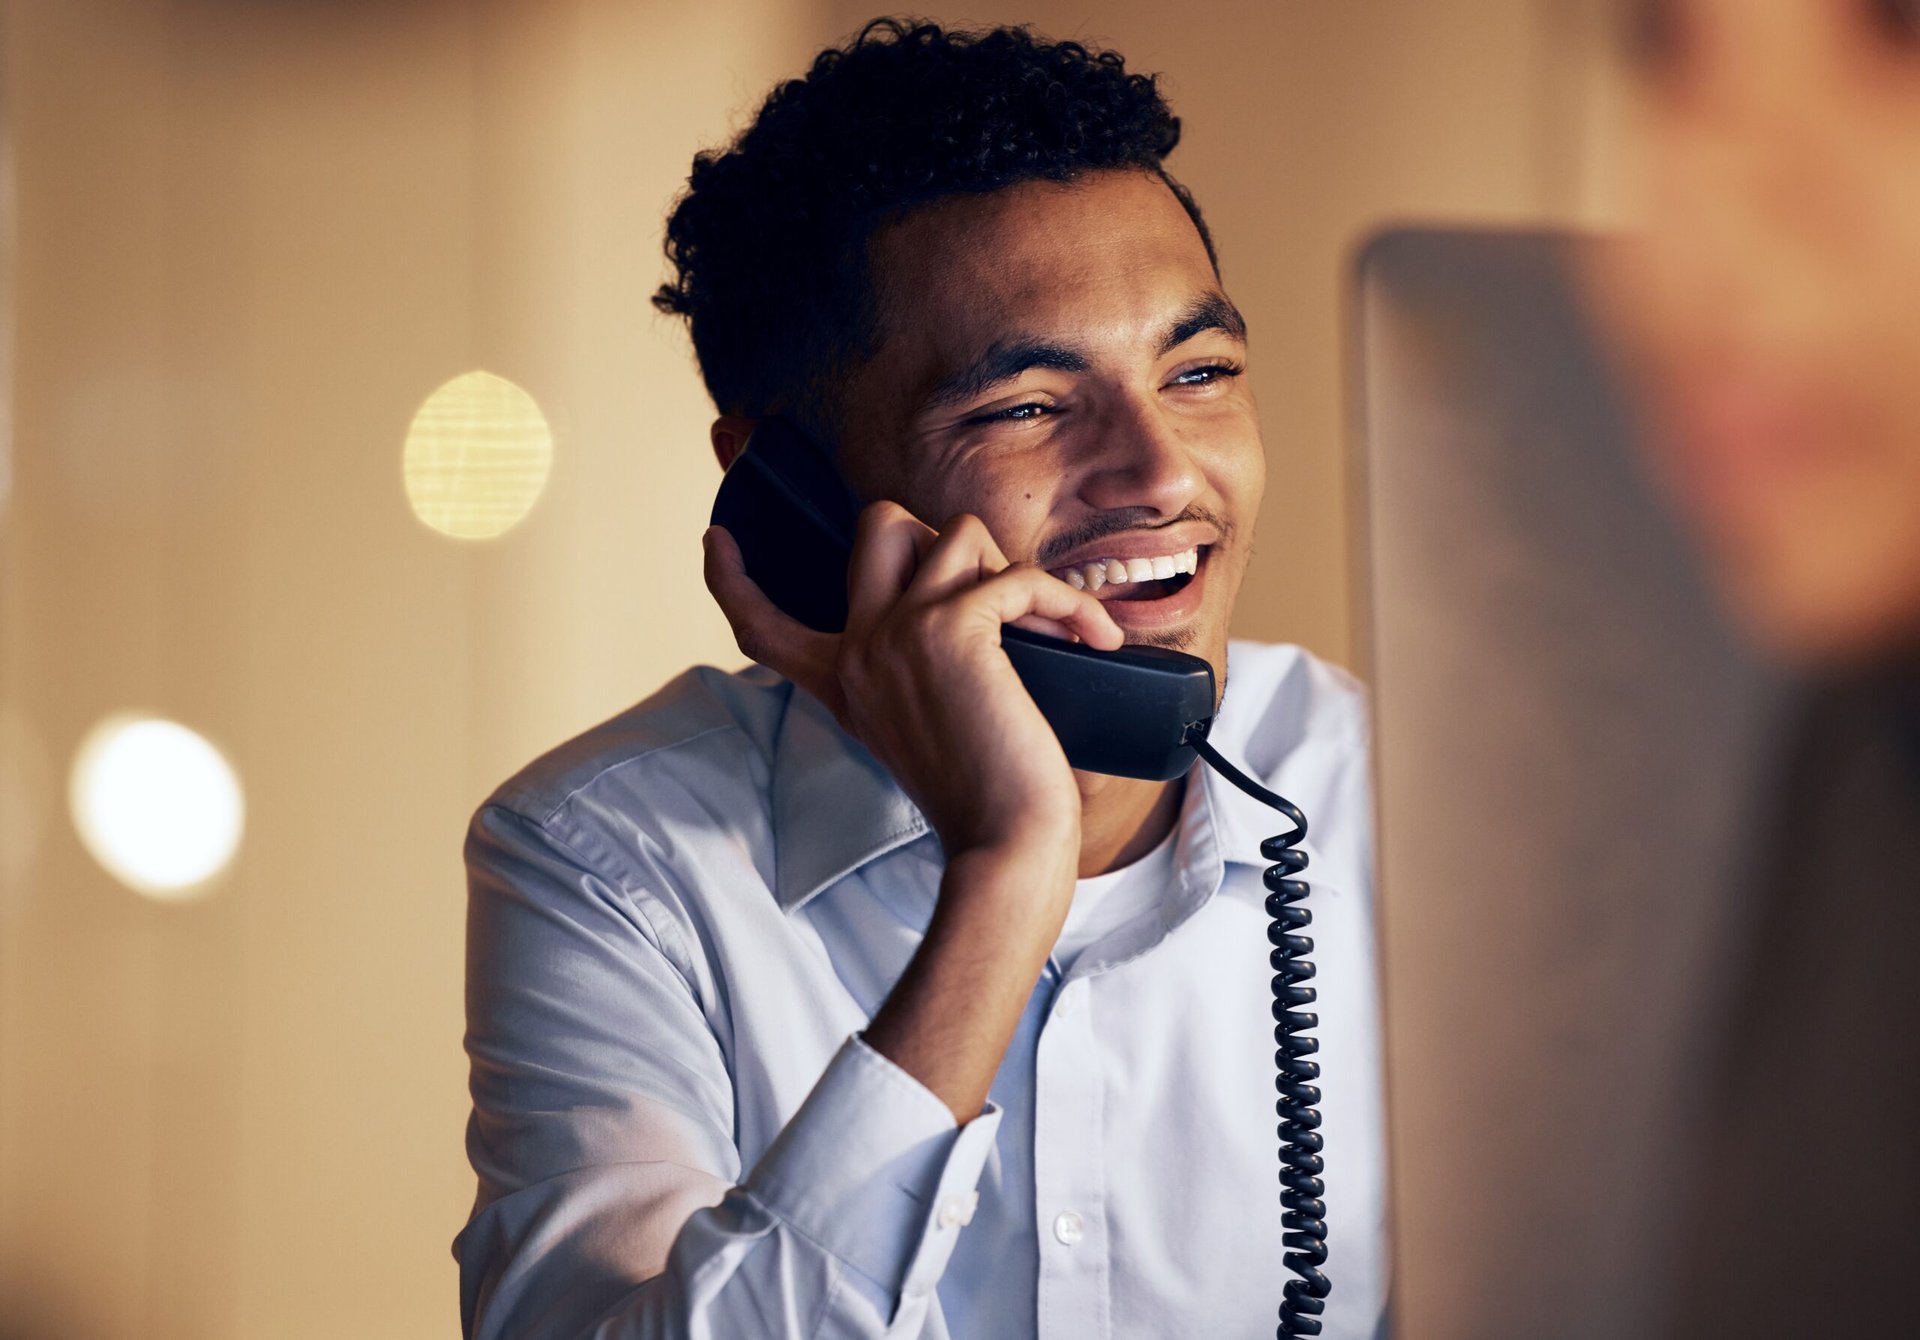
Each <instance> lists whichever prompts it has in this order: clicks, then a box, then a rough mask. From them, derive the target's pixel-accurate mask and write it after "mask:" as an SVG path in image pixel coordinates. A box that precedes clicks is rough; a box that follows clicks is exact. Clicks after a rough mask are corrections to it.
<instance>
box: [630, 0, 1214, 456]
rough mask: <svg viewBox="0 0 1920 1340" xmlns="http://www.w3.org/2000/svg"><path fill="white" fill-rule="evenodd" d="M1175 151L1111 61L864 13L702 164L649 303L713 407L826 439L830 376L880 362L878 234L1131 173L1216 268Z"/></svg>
mask: <svg viewBox="0 0 1920 1340" xmlns="http://www.w3.org/2000/svg"><path fill="white" fill-rule="evenodd" d="M1179 142H1180V121H1179V118H1177V117H1176V116H1174V115H1173V112H1172V110H1171V109H1170V108H1169V107H1168V106H1167V103H1166V101H1165V100H1164V99H1163V98H1162V97H1161V96H1160V93H1159V90H1158V88H1157V87H1156V83H1155V76H1153V75H1147V74H1129V73H1128V72H1127V69H1126V63H1125V61H1124V59H1123V58H1122V57H1121V56H1120V55H1119V54H1118V53H1115V52H1112V51H1089V50H1088V49H1087V48H1086V47H1084V46H1081V45H1080V44H1079V43H1077V42H1050V41H1047V40H1046V39H1044V38H1040V37H1036V36H1035V35H1034V34H1033V33H1032V32H1030V31H1029V30H1028V29H1026V28H1023V27H1022V28H995V29H993V30H991V31H987V32H966V31H947V30H944V29H942V28H940V27H939V26H938V25H936V24H932V23H923V22H915V21H912V20H901V19H875V20H874V21H873V22H871V23H869V24H868V25H867V26H866V27H865V28H863V29H862V30H861V31H860V33H859V34H858V35H856V36H855V37H854V38H853V39H852V40H850V41H849V42H848V43H847V45H846V46H844V47H836V48H829V49H827V50H825V51H823V52H821V53H820V54H819V55H818V56H817V57H815V59H814V61H813V65H812V68H811V69H809V70H808V72H807V73H806V74H805V75H804V76H803V77H801V78H798V79H790V80H788V81H786V82H785V83H782V84H780V85H779V86H778V87H776V88H775V89H774V90H773V92H772V93H770V94H768V96H767V100H766V102H765V103H764V104H763V105H762V106H761V108H760V113H759V115H758V116H757V117H756V118H755V119H754V121H753V124H752V125H750V126H748V127H747V129H746V130H745V131H743V132H742V133H741V134H740V135H739V136H738V138H736V139H735V140H734V142H733V143H732V144H731V145H730V146H728V147H727V148H725V149H723V150H709V151H706V152H703V153H701V154H699V155H698V156H696V157H695V158H694V160H693V172H692V175H691V176H690V177H689V179H688V182H687V188H686V191H685V192H684V193H683V194H682V195H681V196H680V198H679V200H678V202H677V203H676V204H675V206H674V210H673V213H672V215H671V216H670V217H669V219H668V221H667V234H666V253H667V259H668V260H669V261H670V262H671V263H672V265H673V267H674V279H673V282H671V283H668V284H663V285H661V287H660V289H659V291H658V292H657V293H655V294H654V298H653V302H654V306H656V307H658V308H659V309H660V310H661V311H663V312H668V313H673V314H677V315H680V316H684V317H686V318H687V321H688V324H689V326H690V327H691V328H692V334H693V347H694V353H695V356H696V357H697V358H698V359H699V362H700V370H701V374H702V375H703V376H704V377H705V379H706V383H707V389H708V391H709V392H710V393H711V394H712V396H713V401H714V405H715V406H716V407H717V408H718V409H719V410H720V411H721V412H722V413H732V414H745V415H750V416H754V417H758V416H761V415H766V414H785V415H788V416H790V417H793V418H796V419H798V420H799V421H800V422H802V423H803V424H806V425H808V426H809V427H812V428H814V429H815V430H817V431H822V432H824V433H825V434H827V435H829V436H830V435H831V434H832V431H833V428H834V427H835V425H836V423H837V419H838V414H837V406H836V404H835V402H834V396H833V394H832V387H833V385H834V383H835V382H836V381H837V380H838V378H839V377H840V376H841V375H842V374H844V372H846V371H847V370H848V369H849V368H851V367H853V366H856V365H857V363H858V362H859V361H860V360H861V359H863V358H865V357H867V356H870V355H871V353H872V352H873V344H874V341H875V336H876V331H877V322H878V313H877V301H876V298H875V295H874V293H873V286H872V284H871V283H870V281H869V277H868V273H867V264H866V255H867V243H868V241H869V239H871V237H872V236H873V234H874V232H875V231H876V230H877V229H879V228H880V227H882V226H883V225H885V224H887V223H888V222H891V221H894V220H897V219H899V218H901V217H903V216H904V215H905V214H906V213H908V212H909V211H911V210H913V209H915V208H916V207H918V206H922V205H926V204H930V203H932V202H933V201H936V200H939V199H942V198H943V197H947V196H952V195H958V194H965V193H984V192H988V191H995V190H999V189H1001V188H1003V187H1006V186H1011V185H1013V184H1015V183H1017V182H1021V181H1027V180H1032V179H1036V178H1044V179H1046V180H1049V181H1060V182H1064V181H1071V180H1074V179H1075V178H1077V177H1079V176H1080V175H1081V174H1083V173H1086V172H1090V171H1097V170H1100V169H1107V168H1138V169H1142V170H1145V171H1148V172H1152V173H1155V174H1157V175H1158V176H1159V177H1160V178H1161V179H1162V180H1163V181H1165V182H1166V184H1167V186H1168V187H1169V188H1170V189H1171V190H1172V191H1173V193H1174V195H1175V196H1176V197H1178V199H1179V201H1180V203H1181V204H1182V205H1183V206H1184V207H1185V208H1186V211H1187V214H1188V216H1189V217H1191V218H1192V220H1193V223H1194V227H1195V228H1197V229H1198V230H1199V233H1200V238H1201V241H1202V242H1203V243H1204V244H1205V246H1206V249H1207V255H1208V258H1209V259H1211V260H1214V263H1215V269H1216V270H1217V269H1218V260H1217V258H1216V257H1215V255H1214V249H1213V240H1212V237H1211V236H1210V235H1209V234H1208V232H1207V226H1206V223H1205V221H1204V220H1203V219H1202V218H1201V216H1200V210H1199V207H1198V206H1197V205H1195V204H1194V201H1193V197H1192V196H1191V195H1190V194H1189V193H1188V192H1187V191H1186V189H1185V188H1184V187H1182V186H1181V185H1180V184H1179V183H1178V182H1175V181H1174V180H1173V179H1172V178H1171V177H1169V176H1167V174H1166V171H1165V169H1164V168H1162V167H1161V162H1162V160H1164V159H1165V158H1166V156H1167V155H1168V154H1170V153H1172V152H1173V148H1174V146H1175V145H1176V144H1178V143H1179Z"/></svg>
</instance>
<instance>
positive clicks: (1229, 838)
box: [772, 687, 1287, 912]
mask: <svg viewBox="0 0 1920 1340" xmlns="http://www.w3.org/2000/svg"><path fill="white" fill-rule="evenodd" d="M1240 716H1241V713H1238V712H1235V711H1234V710H1233V695H1231V694H1228V695H1226V701H1224V702H1223V703H1222V704H1221V710H1220V715H1219V717H1218V718H1216V720H1215V722H1214V728H1213V731H1212V732H1211V734H1210V735H1209V739H1210V740H1211V741H1212V742H1213V743H1214V745H1215V747H1216V748H1218V749H1220V750H1221V752H1223V753H1225V754H1226V755H1227V756H1228V757H1229V758H1234V759H1236V760H1237V761H1244V760H1239V754H1240V752H1241V748H1242V746H1244V744H1245V742H1246V741H1245V735H1246V723H1244V722H1242V721H1241V720H1240V719H1239V718H1240ZM1194 767H1195V771H1196V772H1197V774H1198V776H1199V788H1200V791H1201V794H1200V795H1199V796H1195V795H1193V790H1194V778H1193V775H1191V774H1190V775H1189V777H1188V792H1189V794H1188V800H1187V804H1186V805H1184V806H1183V807H1182V808H1183V809H1185V810H1187V811H1188V814H1187V815H1185V816H1183V820H1182V823H1181V827H1182V828H1184V829H1186V830H1187V833H1188V834H1189V835H1190V836H1189V838H1188V841H1191V840H1193V837H1195V836H1198V834H1199V833H1202V832H1204V833H1205V836H1206V837H1207V838H1209V839H1211V842H1212V845H1213V847H1214V850H1215V852H1216V853H1217V859H1219V860H1222V861H1228V862H1232V863H1234V864H1236V865H1252V866H1264V865H1266V864H1267V862H1266V860H1265V859H1264V858H1262V857H1261V855H1260V843H1261V842H1262V841H1263V840H1264V839H1265V838H1268V837H1271V836H1272V835H1273V834H1274V833H1277V832H1280V831H1281V830H1282V829H1284V828H1285V827H1286V826H1287V823H1286V819H1285V817H1284V816H1282V815H1279V814H1276V813H1275V812H1274V811H1272V810H1270V809H1268V808H1267V807H1266V806H1265V805H1263V804H1261V803H1260V802H1259V801H1257V800H1255V799H1254V798H1253V797H1251V796H1249V795H1247V794H1246V793H1245V792H1243V791H1241V790H1240V789H1239V788H1238V787H1236V786H1234V785H1233V784H1232V783H1231V782H1229V781H1227V780H1226V778H1224V777H1222V776H1220V775H1219V774H1218V773H1216V772H1215V771H1214V770H1213V769H1212V768H1209V767H1207V766H1206V765H1205V764H1204V763H1199V762H1196V763H1195V765H1194ZM772 805H773V835H774V872H773V889H774V896H775V898H776V899H777V900H778V901H779V903H780V907H781V910H782V911H786V912H794V911H797V910H798V909H799V908H801V907H803V906H805V905H806V903H807V902H808V901H810V900H811V899H812V898H813V896H814V895H815V894H817V893H819V892H820V891H821V890H822V889H824V888H826V887H827V886H828V885H829V884H832V883H834V882H835V881H837V880H839V879H841V878H843V877H845V876H846V875H848V874H850V873H852V872H853V871H854V870H857V869H859V868H860V867H861V866H863V865H865V864H866V863H867V862H869V861H872V860H875V859H877V858H879V857H881V856H884V855H886V854H887V853H888V852H891V851H895V850H897V849H899V848H901V847H904V846H907V845H908V844H909V843H912V842H915V841H917V840H919V839H920V838H922V837H926V836H928V835H929V834H930V833H931V828H930V826H929V825H928V823H927V820H926V817H925V816H924V815H922V814H921V813H920V811H919V809H918V808H917V807H916V806H915V805H914V803H913V802H912V801H911V800H909V799H907V795H906V793H905V792H904V791H902V790H901V789H900V787H899V784H898V783H896V782H895V781H894V780H893V778H892V776H890V775H889V774H888V772H887V770H886V769H885V768H883V767H882V766H881V765H880V763H879V762H878V761H877V760H876V759H875V758H874V757H873V755H872V754H870V753H868V752H867V750H866V749H865V747H864V746H862V745H861V744H860V743H859V741H857V740H855V739H853V738H852V737H851V736H849V735H848V734H847V733H846V732H845V731H843V730H841V729H840V724H839V723H838V722H837V721H835V720H834V719H833V714H832V713H831V712H829V711H828V710H827V709H826V707H825V706H824V705H822V704H821V703H820V702H819V700H818V699H816V698H814V697H813V696H812V695H811V694H809V693H806V692H805V691H803V690H801V689H799V688H798V687H796V688H794V689H793V691H792V696H791V698H790V700H789V702H788V706H787V711H786V715H785V717H784V718H783V719H782V721H781V723H780V732H779V735H778V737H777V739H776V740H775V743H774V753H773V767H772ZM1203 816H1204V818H1203ZM1208 821H1210V822H1208ZM1208 829H1210V830H1211V831H1210V832H1209V831H1207V830H1208ZM1198 854H1199V853H1197V852H1193V853H1185V855H1187V856H1188V857H1189V858H1190V857H1191V856H1196V855H1198ZM1208 863H1209V862H1208V861H1207V860H1206V859H1205V858H1204V857H1202V858H1201V860H1200V864H1201V865H1203V866H1204V865H1206V864H1208ZM1185 865H1186V861H1184V860H1183V866H1185ZM1188 868H1191V867H1188Z"/></svg>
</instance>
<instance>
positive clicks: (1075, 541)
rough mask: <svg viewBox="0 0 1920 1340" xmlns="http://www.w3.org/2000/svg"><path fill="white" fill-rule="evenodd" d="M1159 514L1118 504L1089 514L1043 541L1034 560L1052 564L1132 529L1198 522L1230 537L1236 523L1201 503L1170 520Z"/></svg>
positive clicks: (1047, 564)
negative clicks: (1072, 526) (1086, 545)
mask: <svg viewBox="0 0 1920 1340" xmlns="http://www.w3.org/2000/svg"><path fill="white" fill-rule="evenodd" d="M1158 515H1159V514H1158V513H1156V512H1155V511H1154V510H1153V509H1152V508H1150V507H1118V508H1115V509H1114V510H1113V511H1110V512H1101V513H1099V514H1098V515H1097V516H1090V517H1088V518H1087V519H1086V520H1085V521H1083V522H1081V523H1080V524H1079V525H1077V526H1075V527H1074V528H1073V529H1071V530H1067V531H1062V532H1061V533H1060V534H1058V535H1055V536H1054V537H1052V538H1051V539H1049V540H1047V541H1045V542H1044V543H1042V544H1041V546H1040V550H1039V552H1038V553H1037V554H1036V555H1035V556H1034V562H1035V563H1036V564H1037V565H1039V566H1040V567H1043V568H1046V567H1051V566H1053V564H1054V563H1055V562H1056V561H1058V560H1059V559H1062V558H1064V557H1066V556H1067V555H1068V554H1070V553H1072V552H1073V551H1074V550H1075V549H1078V548H1079V547H1080V546H1081V545H1084V544H1092V543H1094V542H1095V541H1097V540H1104V539H1106V538H1107V536H1109V535H1121V534H1125V533H1126V532H1129V531H1142V530H1167V529H1170V528H1172V527H1174V526H1178V525H1181V524H1182V523H1184V522H1188V521H1199V522H1202V523H1204V524H1206V525H1209V526H1211V527H1213V528H1214V529H1215V530H1217V531H1219V532H1220V538H1221V539H1223V540H1225V539H1230V538H1231V537H1232V535H1233V531H1234V527H1233V525H1232V524H1231V523H1230V522H1229V521H1228V520H1227V519H1226V518H1225V517H1223V516H1221V515H1220V514H1219V513H1218V512H1214V511H1210V510H1209V509H1207V508H1205V507H1201V506H1200V505H1199V504H1197V503H1196V504H1192V505H1190V506H1188V507H1187V508H1186V509H1185V510H1183V511H1182V512H1181V513H1180V515H1179V516H1176V517H1174V518H1172V519H1171V520H1167V521H1161V520H1158V519H1157V518H1158Z"/></svg>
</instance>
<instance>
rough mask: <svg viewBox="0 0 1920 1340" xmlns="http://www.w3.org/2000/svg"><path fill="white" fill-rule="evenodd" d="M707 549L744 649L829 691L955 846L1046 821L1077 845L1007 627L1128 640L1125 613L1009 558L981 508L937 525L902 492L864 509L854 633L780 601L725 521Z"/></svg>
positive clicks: (825, 695) (1095, 640)
mask: <svg viewBox="0 0 1920 1340" xmlns="http://www.w3.org/2000/svg"><path fill="white" fill-rule="evenodd" d="M706 552H707V563H706V577H707V586H708V588H709V589H710V590H711V591H712V592H713V595H714V599H716V600H717V601H719V603H720V608H721V609H722V611H724V612H725V614H726V616H727V620H728V622H729V623H731V624H732V625H733V631H734V637H735V639H736V640H737V641H738V642H739V644H740V649H741V650H742V651H743V652H745V653H746V654H747V655H748V656H750V657H752V658H753V659H754V660H756V661H758V662H760V664H762V665H765V666H767V667H769V668H771V669H773V670H777V671H779V672H780V673H781V674H783V675H785V676H787V678H789V679H791V680H793V681H794V683H796V684H798V685H799V686H800V687H801V688H803V689H805V690H806V691H807V692H809V693H811V694H812V695H813V696H814V697H816V698H818V699H819V700H820V701H821V702H822V703H824V704H825V705H826V706H827V708H828V709H829V710H830V711H832V713H833V714H834V716H835V717H836V718H837V719H838V720H839V722H840V724H841V726H842V727H843V728H844V729H845V730H846V731H847V733H848V734H850V735H852V736H853V737H854V738H855V739H857V740H859V741H860V742H861V743H862V744H864V745H865V746H866V747H867V749H868V750H869V751H870V752H872V754H873V755H874V757H875V758H877V759H879V760H880V762H881V764H882V765H884V766H885V767H886V769H887V771H888V772H890V773H892V774H893V777H894V779H895V780H896V781H898V782H899V783H900V786H901V788H902V789H903V790H905V791H906V793H907V794H908V795H909V796H911V797H912V798H913V801H914V803H915V804H916V805H918V806H919V807H920V810H921V812H922V813H923V814H925V815H926V816H927V819H928V821H929V822H930V823H931V824H932V825H933V827H934V831H936V832H937V833H939V835H940V839H941V842H942V843H943V844H944V845H945V847H946V851H947V854H948V856H949V857H952V856H955V855H958V854H959V853H961V852H965V851H972V850H976V849H983V848H1001V847H1004V846H1006V845H1007V844H1009V843H1011V842H1014V841H1016V840H1018V839H1019V838H1020V837H1021V836H1022V835H1023V834H1030V833H1038V832H1042V831H1044V832H1046V833H1047V834H1048V835H1049V836H1050V837H1052V838H1053V839H1054V840H1056V841H1057V840H1060V839H1061V838H1063V837H1071V839H1072V840H1073V842H1074V845H1075V846H1077V845H1078V832H1079V817H1080V795H1079V791H1078V789H1077V788H1076V787H1075V786H1074V783H1073V775H1072V772H1071V770H1070V769H1069V768H1068V767H1067V761H1066V755H1065V754H1064V753H1062V752H1061V749H1060V744H1059V741H1058V740H1057V739H1056V738H1055V736H1054V733H1053V730H1052V728H1051V727H1050V726H1048V724H1047V722H1046V719H1045V718H1043V717H1042V716H1041V715H1040V712H1039V709H1038V708H1036V707H1035V706H1034V705H1033V700H1032V698H1030V697H1029V696H1028V695H1027V691H1026V689H1025V687H1024V686H1022V685H1021V683H1020V680H1019V677H1018V676H1017V675H1015V673H1014V671H1013V666H1012V664H1011V663H1010V662H1009V661H1008V660H1007V657H1006V654H1005V652H1004V651H1002V650H1001V646H1000V629H1001V626H1002V625H1003V624H1008V623H1018V624H1020V625H1021V626H1023V627H1026V628H1031V629H1033V630H1034V631H1036V632H1042V633H1048V634H1051V635H1053V636H1055V637H1068V638H1077V639H1079V640H1081V641H1085V642H1087V643H1088V644H1090V645H1092V646H1095V647H1101V648H1105V649H1112V648H1115V647H1118V646H1119V645H1120V644H1121V641H1122V634H1121V632H1120V628H1119V626H1118V625H1117V624H1115V623H1114V622H1113V620H1112V618H1111V617H1110V616H1109V615H1108V614H1107V612H1106V610H1105V609H1104V608H1103V607H1102V606H1101V604H1100V602H1099V601H1098V600H1096V599H1095V598H1094V597H1093V596H1091V595H1089V594H1088V593H1086V592H1084V591H1076V590H1074V589H1073V588H1072V587H1071V586H1068V585H1067V584H1066V583H1065V582H1063V581H1061V580H1060V579H1059V578H1057V577H1054V576H1052V575H1050V574H1049V573H1047V572H1044V571H1042V570H1041V569H1039V568H1036V567H1033V566H1032V565H1030V564H1020V565H1017V566H1016V565H1011V564H1009V563H1008V562H1007V558H1006V555H1004V554H1003V553H1001V552H1000V547H999V545H997V544H996V543H994V540H993V536H992V535H990V534H989V533H988V532H987V528H986V526H985V524H983V523H982V522H981V521H980V520H979V518H977V517H974V516H969V515H962V516H958V517H955V518H954V519H953V520H952V521H950V522H949V523H948V524H947V526H946V528H945V529H944V530H942V531H940V532H938V533H937V534H936V533H935V532H934V531H933V530H931V529H929V528H928V527H927V526H925V525H923V524H921V522H920V521H918V520H917V519H915V518H914V516H913V515H912V514H911V513H909V512H908V511H907V510H906V509H905V508H903V507H901V506H899V505H898V504H896V503H891V502H879V503H874V504H873V505H872V506H870V507H868V508H867V509H866V510H865V511H864V512H862V513H861V516H860V528H859V535H858V538H857V540H856V542H855V545H854V552H853V561H852V565H851V567H850V569H849V572H848V582H847V595H848V611H849V612H848V617H847V628H846V631H845V633H843V634H838V635H835V634H828V633H819V632H816V631H814V630H813V629H811V628H808V627H806V626H805V625H804V624H801V623H800V622H798V621H797V620H795V619H792V618H790V617H788V616H787V615H786V614H785V613H783V612H782V611H781V610H779V609H777V608H776V607H775V606H774V605H773V604H772V603H771V602H770V601H768V600H767V598H766V596H765V595H763V594H762V593H761V591H760V588H759V587H758V586H756V585H755V584H754V582H753V581H752V579H751V578H749V577H748V576H747V575H746V572H745V570H744V568H743V567H742V565H741V561H740V553H739V550H738V548H737V547H736V546H735V545H734V543H733V538H732V536H730V535H728V534H727V533H726V531H725V530H724V529H721V528H718V527H716V528H714V529H712V530H710V531H708V532H707V540H706Z"/></svg>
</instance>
